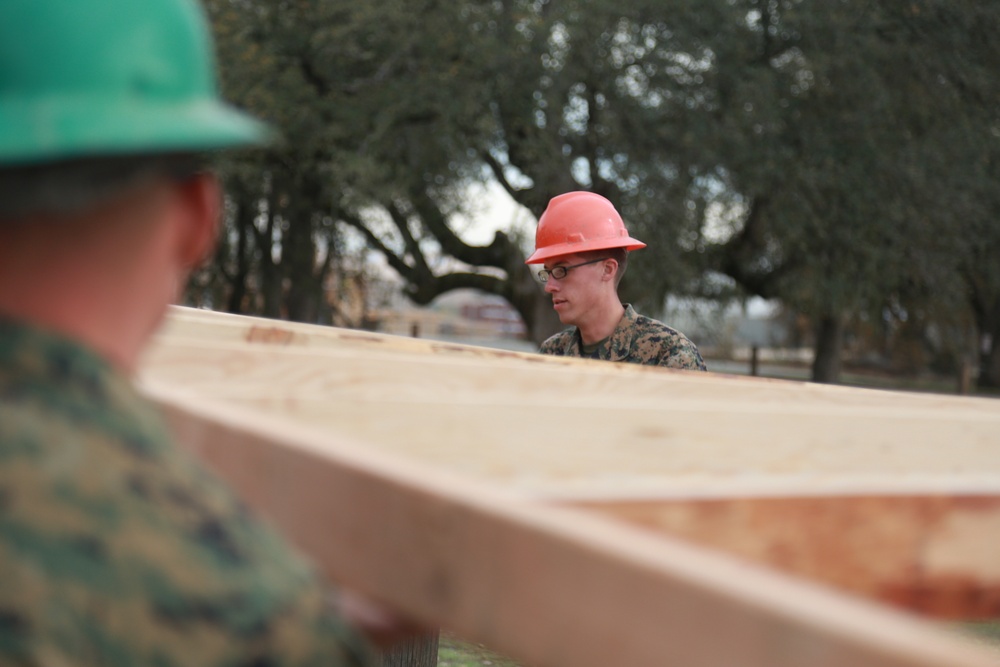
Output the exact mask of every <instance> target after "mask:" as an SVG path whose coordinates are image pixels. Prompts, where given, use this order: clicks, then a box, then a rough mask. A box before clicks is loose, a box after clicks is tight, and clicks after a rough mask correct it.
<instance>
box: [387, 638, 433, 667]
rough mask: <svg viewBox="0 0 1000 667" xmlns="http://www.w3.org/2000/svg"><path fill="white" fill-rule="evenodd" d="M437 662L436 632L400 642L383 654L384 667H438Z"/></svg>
mask: <svg viewBox="0 0 1000 667" xmlns="http://www.w3.org/2000/svg"><path fill="white" fill-rule="evenodd" d="M437 662H438V634H437V633H436V632H435V633H433V634H428V635H423V636H421V637H416V638H414V639H410V640H408V641H405V642H400V643H399V644H398V645H396V646H394V647H393V648H392V649H391V650H389V651H386V652H384V653H383V654H382V667H436V665H437Z"/></svg>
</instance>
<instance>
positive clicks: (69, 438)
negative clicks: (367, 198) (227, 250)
mask: <svg viewBox="0 0 1000 667" xmlns="http://www.w3.org/2000/svg"><path fill="white" fill-rule="evenodd" d="M267 134H268V132H267V130H266V128H265V127H264V126H262V125H261V124H259V123H257V122H256V121H254V120H253V119H251V118H248V117H246V116H244V115H243V114H242V113H240V112H238V111H236V110H234V109H232V108H230V107H227V106H226V105H224V104H223V103H221V102H220V101H219V99H218V95H217V92H216V83H215V76H214V68H213V63H212V56H211V44H210V40H209V37H208V33H207V26H206V23H205V21H204V18H203V16H202V14H201V13H200V10H199V8H198V7H197V5H196V4H195V3H194V2H193V0H142V2H136V1H135V0H88V1H87V2H82V1H80V0H3V2H0V573H2V574H0V577H2V583H0V663H3V664H16V665H70V664H72V665H102V666H106V665H147V664H148V665H160V666H163V667H167V666H170V665H220V666H221V665H306V664H309V665H317V664H323V665H361V664H368V663H369V660H370V655H371V651H370V649H369V647H368V645H367V643H366V642H365V641H363V640H362V639H361V638H360V636H359V635H358V634H356V633H355V632H354V631H353V630H352V629H350V628H349V627H348V626H347V624H345V623H343V622H342V621H341V619H340V617H338V616H337V615H335V614H332V613H330V611H329V610H328V609H327V608H326V607H327V596H326V592H325V587H324V586H323V585H322V584H321V583H320V582H318V581H317V579H316V578H315V576H314V574H313V573H312V571H311V570H310V569H309V568H308V567H307V566H306V565H304V564H303V563H302V562H301V561H300V560H299V559H298V558H297V557H296V556H295V555H293V554H292V553H291V552H290V551H289V550H288V548H287V547H286V546H285V545H284V544H283V543H282V541H281V540H280V539H278V538H277V537H276V536H275V535H273V534H272V533H271V532H269V531H268V530H267V529H265V528H264V527H263V526H262V525H261V524H260V523H259V522H257V521H256V520H255V519H254V518H252V517H250V516H249V515H248V514H247V513H246V512H245V510H244V509H243V508H242V507H241V506H240V505H239V503H238V502H237V501H236V500H235V499H234V498H233V497H232V496H231V495H230V493H229V492H228V491H227V490H226V489H225V488H223V487H222V486H220V485H219V484H218V483H217V482H216V481H215V480H214V479H213V478H211V477H210V476H208V475H207V474H206V473H205V472H203V471H202V469H201V468H200V467H199V466H198V465H197V464H196V463H195V462H193V461H192V460H190V459H189V458H188V457H187V456H186V455H184V454H183V453H182V452H180V451H178V450H177V449H176V448H174V447H173V446H172V445H171V443H170V442H169V440H168V438H167V435H166V434H165V432H164V429H163V426H162V425H161V423H160V421H159V418H158V416H157V415H156V414H155V413H154V411H153V410H152V409H151V407H150V406H149V405H148V404H147V403H146V402H145V401H144V400H142V399H141V398H140V397H139V396H138V395H137V394H136V392H135V391H134V389H133V388H132V386H131V384H130V382H129V379H128V376H129V374H130V372H131V371H132V370H133V369H134V368H135V366H136V363H137V358H138V355H139V354H140V352H141V350H142V348H143V346H144V344H145V343H146V341H147V340H148V339H149V337H150V336H151V334H152V333H153V332H154V330H155V329H156V327H157V324H158V323H159V322H160V320H161V318H162V317H163V314H164V311H165V309H166V307H167V305H168V304H169V303H171V302H172V301H174V300H175V299H176V298H177V297H178V296H179V294H180V291H181V289H182V288H183V286H184V284H185V281H186V279H187V276H188V274H189V273H190V271H191V270H192V269H193V268H194V267H196V266H197V265H198V264H199V263H200V262H202V261H203V260H204V259H205V258H206V257H207V256H208V255H209V253H210V251H211V249H212V246H213V243H214V240H215V237H216V233H217V224H218V219H219V207H220V191H219V185H218V183H217V181H216V179H215V178H214V177H213V176H211V175H209V174H208V173H206V172H205V171H204V169H203V161H202V158H201V157H200V156H201V155H202V154H203V152H204V151H207V150H212V149H219V148H227V147H235V146H241V145H253V144H259V143H262V142H263V141H264V140H265V139H266V137H267Z"/></svg>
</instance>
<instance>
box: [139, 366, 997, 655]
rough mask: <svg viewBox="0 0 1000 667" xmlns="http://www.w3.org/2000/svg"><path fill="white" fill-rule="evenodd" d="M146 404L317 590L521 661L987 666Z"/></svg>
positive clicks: (316, 447) (321, 445) (282, 430)
mask: <svg viewBox="0 0 1000 667" xmlns="http://www.w3.org/2000/svg"><path fill="white" fill-rule="evenodd" d="M146 391H147V392H148V393H149V394H150V396H151V397H152V398H154V400H156V401H158V402H159V403H160V405H161V406H163V408H164V410H165V412H166V413H167V414H168V416H169V418H170V420H171V423H172V424H173V426H174V427H175V428H176V429H177V431H178V435H179V438H180V441H181V442H183V443H186V445H187V446H189V447H191V448H192V449H193V450H195V451H196V452H197V453H198V454H199V456H201V457H202V458H203V459H204V460H205V461H206V462H207V463H208V464H209V465H211V466H213V467H214V468H215V469H216V470H218V471H219V472H220V474H222V475H223V476H224V477H225V478H226V479H227V480H228V481H229V482H230V483H231V484H232V485H233V486H234V487H235V488H236V489H237V490H238V491H239V492H240V493H241V494H242V495H243V496H244V497H245V498H246V499H247V501H248V502H250V503H251V504H252V505H253V506H254V507H256V508H257V509H258V510H259V511H261V512H262V513H264V514H265V515H266V516H267V517H269V518H270V519H271V520H272V521H274V522H275V523H276V524H277V525H278V526H280V527H281V529H282V530H284V531H285V532H286V534H288V535H289V536H290V537H291V538H292V539H293V540H295V541H296V542H297V543H298V544H299V545H300V546H301V547H302V548H303V549H304V550H305V551H306V552H307V553H309V554H310V555H312V557H313V558H314V559H315V560H316V562H317V563H319V564H320V565H321V567H323V568H324V570H325V571H326V573H327V574H328V575H329V576H330V577H331V579H333V580H335V581H343V582H349V583H350V585H352V586H354V587H355V588H357V589H359V590H361V591H362V592H364V593H367V594H369V595H372V596H374V597H377V598H379V599H382V600H384V601H386V602H388V603H390V604H392V605H394V606H396V607H397V608H399V609H401V610H404V611H406V612H408V613H410V614H412V615H413V616H415V617H417V618H419V619H422V620H424V621H425V622H427V623H429V624H432V625H441V626H444V627H447V628H452V629H454V630H456V631H458V632H459V633H460V634H461V635H463V636H465V637H468V638H471V639H476V640H478V641H483V642H485V643H487V644H489V645H491V646H493V647H496V648H497V649H499V650H501V651H503V652H505V653H507V654H508V655H511V656H513V657H516V658H519V659H521V660H523V661H524V662H525V663H527V664H532V665H537V666H538V667H546V666H547V667H570V666H572V667H606V666H607V665H617V664H624V665H632V666H635V667H647V666H648V667H653V666H656V667H672V666H676V667H682V666H683V667H715V666H718V665H736V664H739V665H742V666H743V667H765V666H766V667H793V666H794V667H799V666H801V665H810V666H811V667H834V666H841V667H847V666H850V667H931V666H944V665H948V666H949V667H986V666H987V665H996V664H998V657H997V655H996V654H993V653H990V652H987V651H985V650H983V649H980V648H977V647H975V646H973V645H972V644H970V643H968V642H964V641H960V640H958V639H957V638H954V637H951V636H949V635H946V634H944V633H942V632H941V631H939V630H937V629H936V628H934V627H932V626H930V625H928V624H926V623H923V622H920V621H917V620H915V619H913V618H908V617H905V616H902V615H899V614H896V613H892V612H890V611H887V610H885V609H882V608H879V607H877V606H875V605H871V604H867V603H864V602H861V601H858V600H854V599H850V598H847V597H845V596H841V595H838V594H836V593H834V592H831V591H828V590H825V589H823V588H820V587H816V586H814V585H811V584H808V583H805V582H803V581H798V580H794V579H790V578H787V577H784V576H782V575H779V574H776V573H772V572H769V571H766V570H762V569H759V568H756V567H754V566H752V565H749V564H747V563H745V562H741V561H739V560H735V559H732V558H729V557H726V556H723V555H720V554H717V553H713V552H710V551H705V550H703V549H700V548H697V547H693V546H690V545H686V544H684V543H681V542H678V541H676V540H671V539H668V538H666V537H663V536H654V535H652V534H645V533H643V532H641V531H637V530H633V529H631V528H628V527H627V526H623V525H621V524H619V523H618V522H615V521H605V520H602V519H600V518H598V517H595V516H592V515H589V514H584V513H581V512H579V511H573V510H566V509H558V508H553V507H547V506H542V505H539V504H537V503H535V502H533V501H531V500H528V499H525V498H523V497H520V496H518V495H512V494H508V493H506V492H503V491H502V490H501V489H498V488H495V487H492V486H491V485H483V484H471V483H470V482H469V481H468V480H466V479H464V478H462V477H458V476H452V475H449V474H446V473H442V472H441V471H439V470H437V469H436V468H433V467H427V466H421V465H419V464H416V463H407V462H404V461H403V460H401V459H400V458H399V457H394V456H390V455H387V454H384V453H382V452H379V451H377V450H371V449H369V448H367V447H365V446H363V445H355V444H352V443H351V442H349V441H348V440H345V439H343V438H340V437H338V436H336V435H335V434H332V433H330V432H328V431H327V432H321V431H318V430H314V429H310V428H305V427H302V426H301V425H299V424H297V423H296V422H294V421H291V420H287V419H280V418H272V417H270V416H267V415H260V414H251V413H247V412H245V411H241V410H238V409H235V408H232V407H231V406H226V405H213V404H212V403H211V401H209V400H206V399H205V398H204V397H203V396H200V395H192V394H186V393H184V392H178V391H176V390H174V389H170V388H165V387H163V386H157V385H156V384H155V383H153V382H150V383H147V389H146Z"/></svg>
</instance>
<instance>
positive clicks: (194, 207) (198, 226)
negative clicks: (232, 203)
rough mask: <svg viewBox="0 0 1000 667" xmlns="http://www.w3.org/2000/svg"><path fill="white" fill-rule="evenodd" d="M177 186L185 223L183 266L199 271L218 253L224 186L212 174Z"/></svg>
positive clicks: (181, 254) (195, 177)
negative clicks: (215, 251)
mask: <svg viewBox="0 0 1000 667" xmlns="http://www.w3.org/2000/svg"><path fill="white" fill-rule="evenodd" d="M177 187H178V190H179V192H180V197H181V207H182V213H181V214H182V216H183V220H184V232H183V233H184V236H183V238H182V239H181V242H180V248H179V250H180V260H181V262H182V263H183V266H185V267H187V268H188V269H195V268H197V267H199V266H201V265H202V264H203V263H204V262H205V261H206V260H208V259H209V258H210V257H211V255H212V252H213V251H214V250H215V243H216V240H217V238H218V234H219V227H220V225H221V213H222V187H221V186H220V185H219V180H218V178H216V177H215V176H214V175H212V174H197V175H196V176H193V177H191V178H189V179H187V180H185V181H183V182H181V183H179V184H178V186H177Z"/></svg>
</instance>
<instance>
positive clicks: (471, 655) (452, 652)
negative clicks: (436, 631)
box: [437, 632, 519, 667]
mask: <svg viewBox="0 0 1000 667" xmlns="http://www.w3.org/2000/svg"><path fill="white" fill-rule="evenodd" d="M437 664H438V667H482V666H483V665H488V666H491V667H519V666H518V663H516V662H514V661H513V660H511V659H510V658H505V657H503V656H501V655H499V654H497V653H494V652H493V651H490V650H489V649H488V648H486V647H485V646H483V645H482V644H474V643H472V642H465V641H462V640H460V639H458V638H457V637H454V636H452V635H449V634H448V633H447V632H442V633H441V639H440V643H439V644H438V663H437Z"/></svg>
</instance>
